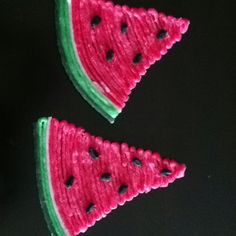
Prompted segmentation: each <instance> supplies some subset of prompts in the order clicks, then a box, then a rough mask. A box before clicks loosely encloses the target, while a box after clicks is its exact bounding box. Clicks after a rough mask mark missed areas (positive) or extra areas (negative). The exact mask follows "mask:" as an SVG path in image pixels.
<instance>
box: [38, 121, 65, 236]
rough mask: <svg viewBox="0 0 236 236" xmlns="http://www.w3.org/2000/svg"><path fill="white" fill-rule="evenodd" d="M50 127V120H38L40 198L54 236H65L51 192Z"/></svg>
mask: <svg viewBox="0 0 236 236" xmlns="http://www.w3.org/2000/svg"><path fill="white" fill-rule="evenodd" d="M49 127H50V118H41V119H39V120H38V122H37V124H36V128H35V133H36V158H37V159H36V160H37V161H36V162H37V183H38V189H39V198H40V203H41V207H42V209H43V213H44V216H45V219H46V222H47V225H48V227H49V229H50V231H51V232H52V235H58V236H65V235H66V233H65V231H64V230H63V228H62V224H61V223H60V221H59V219H58V214H57V213H56V209H55V206H54V203H53V199H52V193H51V192H52V191H51V190H50V179H49V170H48V167H49V165H48V164H47V162H48V159H47V158H48V157H47V152H48V148H47V144H48V132H49Z"/></svg>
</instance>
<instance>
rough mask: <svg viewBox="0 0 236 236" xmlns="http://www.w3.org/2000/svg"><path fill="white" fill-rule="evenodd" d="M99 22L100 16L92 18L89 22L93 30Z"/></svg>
mask: <svg viewBox="0 0 236 236" xmlns="http://www.w3.org/2000/svg"><path fill="white" fill-rule="evenodd" d="M101 21H102V19H101V17H100V16H94V17H93V19H92V20H91V26H92V27H93V28H95V27H97V26H98V25H99V24H100V22H101Z"/></svg>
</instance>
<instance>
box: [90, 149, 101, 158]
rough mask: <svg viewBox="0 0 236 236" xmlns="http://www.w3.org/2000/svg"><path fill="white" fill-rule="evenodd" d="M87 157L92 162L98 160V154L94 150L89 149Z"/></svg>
mask: <svg viewBox="0 0 236 236" xmlns="http://www.w3.org/2000/svg"><path fill="white" fill-rule="evenodd" d="M89 155H90V156H91V158H92V159H94V160H97V159H98V158H99V153H98V152H97V151H96V150H95V149H94V148H89Z"/></svg>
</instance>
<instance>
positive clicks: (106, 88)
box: [56, 0, 189, 123]
mask: <svg viewBox="0 0 236 236" xmlns="http://www.w3.org/2000/svg"><path fill="white" fill-rule="evenodd" d="M56 2H57V19H58V20H57V21H58V37H59V45H60V48H61V53H62V55H63V62H64V65H65V68H66V70H67V72H68V74H69V76H70V78H71V80H72V82H73V84H74V85H75V87H76V88H77V89H78V90H79V91H80V93H81V94H82V96H83V97H84V98H85V99H86V100H87V101H88V102H89V103H90V104H91V105H92V106H93V107H94V108H95V109H96V110H97V111H99V112H100V113H101V114H102V115H103V116H104V117H106V118H107V119H108V120H109V121H110V122H111V123H112V122H113V121H114V119H115V118H116V117H117V115H118V114H119V113H120V112H121V110H122V109H123V108H124V106H125V103H126V102H127V101H128V99H129V94H130V93H131V90H132V89H133V88H134V87H135V86H136V83H137V82H139V81H140V79H141V76H142V75H144V74H145V73H146V70H147V69H148V68H149V67H150V66H151V64H153V63H154V62H155V61H157V60H160V59H161V57H162V55H164V54H166V52H167V50H168V49H170V48H171V47H172V45H173V44H174V43H175V42H177V41H180V40H181V36H182V34H183V33H185V32H186V31H187V29H188V25H189V21H188V20H186V19H183V18H179V19H176V18H174V17H172V16H166V15H164V14H163V13H157V12H156V11H155V10H154V9H149V10H145V9H143V8H140V9H133V8H128V7H127V6H119V5H113V3H111V2H110V1H103V0H57V1H56Z"/></svg>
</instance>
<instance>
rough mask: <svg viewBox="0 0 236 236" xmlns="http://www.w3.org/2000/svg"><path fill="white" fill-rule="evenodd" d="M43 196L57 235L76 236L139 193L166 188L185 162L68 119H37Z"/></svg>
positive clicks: (44, 206) (180, 175) (182, 169)
mask: <svg viewBox="0 0 236 236" xmlns="http://www.w3.org/2000/svg"><path fill="white" fill-rule="evenodd" d="M36 132H37V153H38V159H37V160H38V167H37V170H38V172H37V175H38V185H39V190H40V201H41V205H42V208H43V210H44V214H45V217H46V220H47V222H48V225H49V228H50V230H51V232H52V234H53V235H58V236H63V235H70V236H76V235H78V234H80V233H82V232H85V231H86V230H87V229H88V227H90V226H92V225H94V224H95V222H96V221H98V220H100V219H101V218H103V217H105V216H106V215H107V214H108V213H109V212H110V211H111V210H113V209H115V208H117V206H118V205H123V204H124V203H125V202H126V201H130V200H132V199H133V198H134V197H136V196H137V195H138V194H139V193H147V192H149V191H150V190H151V189H156V188H159V187H166V186H167V185H168V184H169V183H172V182H174V181H175V179H177V178H181V177H183V176H184V172H185V168H186V167H185V165H183V164H178V163H177V162H176V161H173V160H169V159H162V158H161V157H160V155H159V154H158V153H152V152H151V151H149V150H147V151H144V150H143V149H136V148H135V147H129V146H128V145H127V144H125V143H122V144H118V143H112V142H109V141H107V140H103V139H102V138H100V137H95V136H93V135H90V134H89V133H87V132H85V130H84V129H82V128H76V127H75V126H74V125H71V124H68V123H67V122H65V121H63V122H59V121H58V120H56V119H54V118H42V119H40V120H39V121H38V122H37V129H36Z"/></svg>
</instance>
